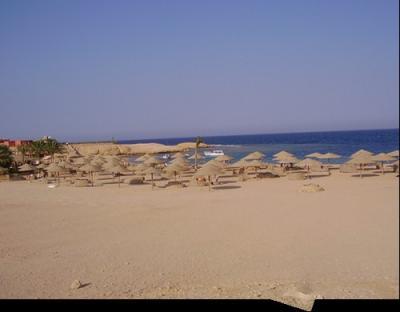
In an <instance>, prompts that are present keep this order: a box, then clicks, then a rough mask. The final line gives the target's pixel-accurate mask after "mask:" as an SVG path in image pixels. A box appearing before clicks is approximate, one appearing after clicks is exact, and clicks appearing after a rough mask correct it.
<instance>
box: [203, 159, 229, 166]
mask: <svg viewBox="0 0 400 312" xmlns="http://www.w3.org/2000/svg"><path fill="white" fill-rule="evenodd" d="M209 165H213V166H217V167H219V168H224V167H226V165H225V164H224V163H223V162H220V161H218V160H216V159H211V160H209V161H207V162H206V163H205V164H204V165H203V167H206V166H209Z"/></svg>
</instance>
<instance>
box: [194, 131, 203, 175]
mask: <svg viewBox="0 0 400 312" xmlns="http://www.w3.org/2000/svg"><path fill="white" fill-rule="evenodd" d="M201 143H204V140H203V138H201V137H197V138H196V149H195V151H194V168H195V169H196V170H197V150H198V149H199V146H200V144H201Z"/></svg>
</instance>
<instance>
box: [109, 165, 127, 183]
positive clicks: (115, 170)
mask: <svg viewBox="0 0 400 312" xmlns="http://www.w3.org/2000/svg"><path fill="white" fill-rule="evenodd" d="M106 170H107V171H108V172H111V173H117V174H118V187H121V172H124V171H126V170H127V169H126V168H125V167H123V166H121V165H119V164H118V165H114V166H110V167H108V168H107V169H106Z"/></svg>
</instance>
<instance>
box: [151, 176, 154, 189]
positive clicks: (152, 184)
mask: <svg viewBox="0 0 400 312" xmlns="http://www.w3.org/2000/svg"><path fill="white" fill-rule="evenodd" d="M151 189H152V190H153V189H154V183H153V174H151Z"/></svg>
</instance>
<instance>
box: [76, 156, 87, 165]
mask: <svg viewBox="0 0 400 312" xmlns="http://www.w3.org/2000/svg"><path fill="white" fill-rule="evenodd" d="M89 162H90V160H89V159H88V158H86V157H80V158H74V159H73V164H75V165H85V164H87V163H89Z"/></svg>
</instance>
